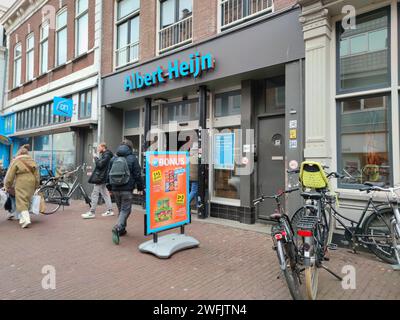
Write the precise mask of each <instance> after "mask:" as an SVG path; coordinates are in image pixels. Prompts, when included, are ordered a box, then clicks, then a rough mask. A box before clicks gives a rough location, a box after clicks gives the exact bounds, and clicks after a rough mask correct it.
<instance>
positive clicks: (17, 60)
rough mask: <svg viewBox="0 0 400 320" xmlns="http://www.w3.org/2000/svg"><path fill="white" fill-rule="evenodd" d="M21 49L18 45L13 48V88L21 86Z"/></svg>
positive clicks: (19, 44)
mask: <svg viewBox="0 0 400 320" xmlns="http://www.w3.org/2000/svg"><path fill="white" fill-rule="evenodd" d="M21 62H22V47H21V43H18V44H16V45H15V47H14V88H15V87H18V86H20V85H21Z"/></svg>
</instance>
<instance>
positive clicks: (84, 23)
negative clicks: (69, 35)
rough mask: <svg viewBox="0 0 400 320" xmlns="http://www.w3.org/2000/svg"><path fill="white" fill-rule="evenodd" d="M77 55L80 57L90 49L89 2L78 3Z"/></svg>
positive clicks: (81, 1) (83, 0) (76, 26)
mask: <svg viewBox="0 0 400 320" xmlns="http://www.w3.org/2000/svg"><path fill="white" fill-rule="evenodd" d="M75 32H76V35H75V55H76V56H80V55H81V54H84V53H85V52H87V51H88V48H89V4H88V0H77V1H76V17H75Z"/></svg>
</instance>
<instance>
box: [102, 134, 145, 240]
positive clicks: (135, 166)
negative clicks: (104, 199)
mask: <svg viewBox="0 0 400 320" xmlns="http://www.w3.org/2000/svg"><path fill="white" fill-rule="evenodd" d="M118 157H122V158H125V159H126V162H127V165H128V169H129V181H128V182H127V183H126V184H123V185H115V184H113V183H112V182H111V178H110V175H109V184H110V187H111V190H112V193H113V195H114V198H115V202H116V203H117V206H118V212H119V214H118V222H117V224H116V225H115V226H114V228H113V230H112V235H113V237H112V239H113V242H114V243H115V244H119V237H120V236H124V235H125V234H126V226H127V220H128V218H129V216H130V214H131V211H132V202H133V190H134V189H135V188H136V189H137V190H138V191H139V194H143V190H144V183H143V179H142V170H141V167H140V164H139V161H138V159H137V157H136V156H135V155H134V154H133V144H132V142H131V141H130V140H124V141H123V142H122V143H121V145H120V146H119V147H118V149H117V152H116V156H115V157H114V158H113V159H112V160H111V162H110V167H109V168H110V169H109V174H110V171H112V166H113V163H114V162H115V161H116V160H117V159H118Z"/></svg>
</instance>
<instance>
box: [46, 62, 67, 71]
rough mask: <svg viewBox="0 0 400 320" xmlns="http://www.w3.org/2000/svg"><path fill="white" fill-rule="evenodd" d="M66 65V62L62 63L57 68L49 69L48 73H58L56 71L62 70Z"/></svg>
mask: <svg viewBox="0 0 400 320" xmlns="http://www.w3.org/2000/svg"><path fill="white" fill-rule="evenodd" d="M67 64H68V62H66V63H63V64H60V65H59V66H57V67H54V68H53V69H51V70H50V71H51V72H56V71H58V70H61V69H64V68H65V67H66V66H67Z"/></svg>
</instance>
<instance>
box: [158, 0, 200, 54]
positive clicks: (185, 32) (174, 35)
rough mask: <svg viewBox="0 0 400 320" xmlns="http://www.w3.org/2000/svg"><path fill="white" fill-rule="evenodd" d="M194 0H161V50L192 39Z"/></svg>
mask: <svg viewBox="0 0 400 320" xmlns="http://www.w3.org/2000/svg"><path fill="white" fill-rule="evenodd" d="M192 11H193V1H192V0H160V31H159V50H160V52H161V53H162V52H165V51H168V50H171V49H173V48H176V47H177V46H181V45H184V44H186V43H190V42H191V40H192V31H193V24H192Z"/></svg>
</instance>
